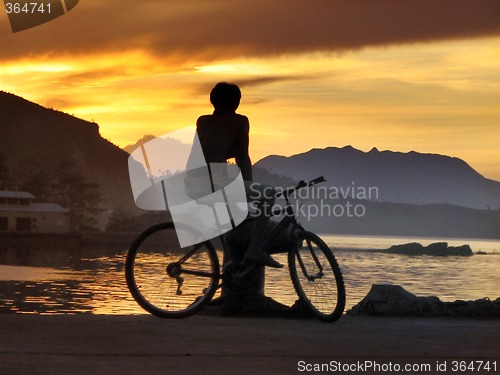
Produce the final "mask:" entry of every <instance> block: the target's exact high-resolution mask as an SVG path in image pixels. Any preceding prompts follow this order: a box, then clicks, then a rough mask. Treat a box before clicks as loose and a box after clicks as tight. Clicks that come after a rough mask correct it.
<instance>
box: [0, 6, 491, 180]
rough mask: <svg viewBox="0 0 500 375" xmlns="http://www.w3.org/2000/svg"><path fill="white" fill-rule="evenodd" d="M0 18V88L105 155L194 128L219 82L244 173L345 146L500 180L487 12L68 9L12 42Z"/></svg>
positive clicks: (461, 9)
mask: <svg viewBox="0 0 500 375" xmlns="http://www.w3.org/2000/svg"><path fill="white" fill-rule="evenodd" d="M0 9H1V10H2V13H1V14H0V90H3V91H7V92H11V93H14V94H16V95H19V96H22V97H24V98H26V99H28V100H31V101H34V102H36V103H39V104H41V105H44V106H47V107H52V108H54V109H57V110H60V111H64V112H67V113H70V114H74V115H75V116H77V117H80V118H83V119H86V120H93V121H95V122H97V123H98V124H99V126H100V131H101V134H102V136H103V137H105V138H107V139H109V140H110V141H112V142H113V143H115V144H117V145H118V146H125V145H127V144H130V143H135V142H136V141H137V140H138V139H139V138H141V137H142V136H143V135H145V134H154V135H158V136H159V135H162V134H164V133H167V132H169V131H172V130H175V129H178V128H180V127H184V126H189V125H193V124H194V122H195V121H196V118H197V117H198V116H199V115H200V114H204V113H209V112H211V111H212V108H211V106H210V103H209V100H208V94H209V91H210V89H211V87H212V86H213V85H214V84H215V83H216V82H218V81H222V80H224V81H229V82H234V83H237V84H239V85H240V87H241V89H242V93H243V98H242V103H241V106H240V109H239V112H240V113H243V114H246V115H247V116H248V117H249V118H250V125H251V150H250V151H251V156H252V160H253V162H256V161H258V160H259V159H260V158H262V157H264V156H266V155H269V154H281V155H292V154H296V153H300V152H305V151H307V150H309V149H311V148H314V147H316V148H323V147H328V146H335V147H343V146H345V145H352V146H353V147H356V148H359V149H361V150H363V151H369V150H370V149H371V148H372V147H377V148H378V149H379V150H393V151H402V152H408V151H410V150H415V151H418V152H425V153H440V154H446V155H450V156H456V157H459V158H461V159H464V160H465V161H467V162H468V163H469V164H470V165H471V166H472V167H473V168H475V169H476V170H478V171H479V172H480V173H481V174H483V175H484V176H485V177H488V178H491V179H495V180H500V1H497V0H488V1H486V0H474V1H470V0H446V1H445V0H406V1H390V0H342V1H341V0H311V1H305V0H301V1H297V0H265V1H264V0H231V1H228V0H213V1H212V0H211V1H206V0H184V1H178V0H176V1H173V0H170V1H167V0H161V1H160V0H140V1H118V0H104V1H103V0H81V1H80V3H79V4H78V5H77V6H76V7H75V8H74V9H73V10H71V11H70V12H69V13H67V14H66V15H64V16H62V17H60V18H58V19H56V20H54V21H51V22H49V23H47V24H44V25H41V26H38V27H35V28H33V29H29V30H26V31H22V32H19V33H12V31H11V28H10V25H9V21H8V18H7V15H6V13H5V12H4V8H3V5H0Z"/></svg>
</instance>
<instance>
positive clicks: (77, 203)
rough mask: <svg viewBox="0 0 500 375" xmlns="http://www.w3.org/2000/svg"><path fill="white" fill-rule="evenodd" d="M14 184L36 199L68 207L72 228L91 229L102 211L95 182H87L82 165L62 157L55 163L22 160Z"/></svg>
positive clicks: (100, 198)
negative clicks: (16, 181) (16, 182)
mask: <svg viewBox="0 0 500 375" xmlns="http://www.w3.org/2000/svg"><path fill="white" fill-rule="evenodd" d="M19 170H20V171H22V172H21V173H20V174H19V175H18V176H17V178H18V181H19V182H18V186H19V188H20V189H22V190H25V191H29V192H31V193H32V194H33V195H35V196H36V197H37V199H38V200H41V201H46V202H54V203H57V204H59V205H61V206H62V207H65V208H69V209H70V212H69V215H70V223H71V226H72V228H73V229H74V230H91V229H95V228H96V225H97V217H98V215H99V214H100V213H101V212H102V211H103V209H102V207H101V202H102V194H101V192H100V188H99V184H97V183H94V182H90V181H89V180H88V178H87V177H86V176H85V174H84V172H83V169H82V168H81V167H80V166H79V165H78V163H77V162H76V161H74V160H63V161H61V162H59V163H58V164H56V165H47V164H43V165H40V163H37V162H36V161H34V160H24V161H22V162H21V163H20V168H19Z"/></svg>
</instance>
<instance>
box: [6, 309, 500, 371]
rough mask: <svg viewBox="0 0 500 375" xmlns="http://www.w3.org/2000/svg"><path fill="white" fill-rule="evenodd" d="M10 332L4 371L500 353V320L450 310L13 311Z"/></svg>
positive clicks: (290, 365)
mask: <svg viewBox="0 0 500 375" xmlns="http://www.w3.org/2000/svg"><path fill="white" fill-rule="evenodd" d="M0 331H1V332H2V335H1V339H0V374H51V375H53V374H72V375H79V374H212V373H213V374H299V373H307V372H304V371H302V372H301V371H299V370H298V363H299V361H305V362H304V363H307V364H311V363H329V362H330V361H339V362H341V363H355V362H356V361H364V360H370V361H377V362H378V363H379V364H389V363H390V362H392V363H393V364H394V363H401V364H407V363H408V364H417V363H420V364H427V363H429V364H432V365H433V366H435V365H436V364H437V363H438V362H439V361H441V362H443V361H448V368H450V366H451V360H461V359H466V360H479V359H481V360H485V359H493V358H495V357H497V358H498V353H500V330H499V326H498V321H482V320H456V319H444V318H437V319H424V318H387V317H385V318H382V317H361V316H344V317H342V318H341V319H340V320H339V321H337V322H336V323H333V324H325V323H321V322H318V321H315V320H295V319H294V320H292V319H269V318H266V319H257V318H221V317H212V316H194V317H191V318H188V319H183V320H163V319H159V318H155V317H153V316H149V315H137V316H109V315H108V316H106V315H91V314H88V315H86V314H82V315H59V316H33V315H8V314H5V315H2V316H1V319H0ZM498 365H500V364H499V363H498V361H497V366H498ZM433 368H434V367H433ZM309 373H310V372H309ZM357 373H359V371H358V372H357ZM363 373H367V374H369V373H375V372H370V371H365V372H363ZM426 373H440V374H443V373H447V372H426ZM450 373H452V372H450Z"/></svg>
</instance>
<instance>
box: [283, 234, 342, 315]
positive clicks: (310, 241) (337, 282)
mask: <svg viewBox="0 0 500 375" xmlns="http://www.w3.org/2000/svg"><path fill="white" fill-rule="evenodd" d="M296 238H297V242H298V243H301V244H302V246H300V247H299V246H297V247H296V248H295V249H294V250H291V251H290V252H289V253H288V266H289V270H290V277H291V278H292V283H293V286H294V287H295V291H296V292H297V295H298V296H299V298H300V300H301V301H302V302H303V304H304V305H305V306H306V307H307V308H308V310H310V312H311V313H312V314H313V315H314V316H315V317H316V318H318V319H319V320H321V321H324V322H334V321H335V320H337V319H339V318H340V317H341V316H342V313H343V312H344V308H345V298H346V297H345V286H344V279H343V277H342V273H341V271H340V268H339V266H338V264H337V261H336V260H335V257H334V256H333V253H332V251H331V250H330V248H329V247H328V245H327V244H326V243H325V242H324V241H323V240H322V239H321V238H319V237H318V236H317V235H315V234H314V233H311V232H307V231H299V232H297V233H296Z"/></svg>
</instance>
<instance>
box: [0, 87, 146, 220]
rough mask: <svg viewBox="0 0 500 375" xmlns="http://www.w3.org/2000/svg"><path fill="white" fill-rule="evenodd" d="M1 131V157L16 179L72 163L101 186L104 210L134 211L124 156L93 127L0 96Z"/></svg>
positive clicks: (0, 94)
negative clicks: (62, 163)
mask: <svg viewBox="0 0 500 375" xmlns="http://www.w3.org/2000/svg"><path fill="white" fill-rule="evenodd" d="M0 128H1V136H0V154H2V155H3V158H4V159H5V160H6V164H7V167H8V170H9V174H11V175H13V177H14V178H15V177H16V176H20V175H22V174H29V173H32V172H33V171H36V170H37V169H38V168H40V167H42V166H57V165H60V163H61V161H65V160H67V161H74V162H76V163H77V164H78V166H79V168H81V171H82V173H83V174H84V175H85V177H87V179H88V180H89V181H91V182H95V183H98V184H99V185H100V190H101V192H102V194H103V196H104V199H105V201H104V205H105V207H107V208H111V209H115V210H116V209H121V210H123V211H125V212H130V213H136V212H137V208H136V207H135V204H134V199H133V196H132V191H131V187H130V182H129V176H128V154H127V153H126V152H125V151H123V150H122V149H120V148H119V147H117V146H115V145H114V144H112V143H111V142H109V141H108V140H106V139H104V138H102V137H101V135H100V134H99V126H98V125H97V124H96V123H92V122H87V121H84V120H81V119H78V118H76V117H74V116H71V115H68V114H66V113H63V112H59V111H55V110H52V109H48V108H44V107H42V106H40V105H38V104H35V103H32V102H29V101H27V100H25V99H23V98H21V97H18V96H16V95H13V94H9V93H6V92H0ZM10 188H11V189H14V188H15V186H12V187H10Z"/></svg>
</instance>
